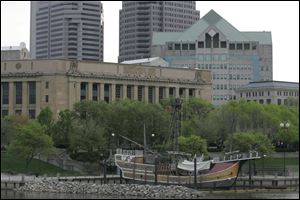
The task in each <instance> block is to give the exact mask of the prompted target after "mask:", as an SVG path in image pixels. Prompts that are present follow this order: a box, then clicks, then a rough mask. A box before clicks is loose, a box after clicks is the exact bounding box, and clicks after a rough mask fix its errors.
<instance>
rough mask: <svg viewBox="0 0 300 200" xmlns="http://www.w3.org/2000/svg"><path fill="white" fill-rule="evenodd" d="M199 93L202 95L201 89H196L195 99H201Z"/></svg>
mask: <svg viewBox="0 0 300 200" xmlns="http://www.w3.org/2000/svg"><path fill="white" fill-rule="evenodd" d="M199 93H200V89H198V88H196V89H195V98H199V97H200V95H199Z"/></svg>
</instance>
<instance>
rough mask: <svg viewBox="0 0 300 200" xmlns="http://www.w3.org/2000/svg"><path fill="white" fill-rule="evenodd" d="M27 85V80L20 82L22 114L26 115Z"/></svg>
mask: <svg viewBox="0 0 300 200" xmlns="http://www.w3.org/2000/svg"><path fill="white" fill-rule="evenodd" d="M28 92H29V90H28V86H27V81H23V82H22V115H25V116H27V115H28V102H29V101H28V96H29V95H28Z"/></svg>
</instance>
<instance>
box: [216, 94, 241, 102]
mask: <svg viewBox="0 0 300 200" xmlns="http://www.w3.org/2000/svg"><path fill="white" fill-rule="evenodd" d="M235 99H236V96H235V95H213V96H212V100H213V101H223V100H235Z"/></svg>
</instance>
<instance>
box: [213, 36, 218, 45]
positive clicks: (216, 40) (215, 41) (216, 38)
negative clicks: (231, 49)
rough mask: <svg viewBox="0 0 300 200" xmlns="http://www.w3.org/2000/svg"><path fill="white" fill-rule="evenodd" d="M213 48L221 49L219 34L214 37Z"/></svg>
mask: <svg viewBox="0 0 300 200" xmlns="http://www.w3.org/2000/svg"><path fill="white" fill-rule="evenodd" d="M213 47H214V48H219V33H216V34H215V35H214V37H213Z"/></svg>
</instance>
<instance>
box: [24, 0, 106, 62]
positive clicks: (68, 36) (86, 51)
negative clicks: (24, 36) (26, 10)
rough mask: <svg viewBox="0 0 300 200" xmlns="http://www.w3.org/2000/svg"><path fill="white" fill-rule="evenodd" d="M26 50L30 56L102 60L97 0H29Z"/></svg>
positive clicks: (101, 17)
mask: <svg viewBox="0 0 300 200" xmlns="http://www.w3.org/2000/svg"><path fill="white" fill-rule="evenodd" d="M30 52H31V56H32V58H33V59H35V58H36V59H43V58H63V59H64V58H65V59H76V60H93V61H103V8H102V3H101V2H100V1H31V19H30Z"/></svg>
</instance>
